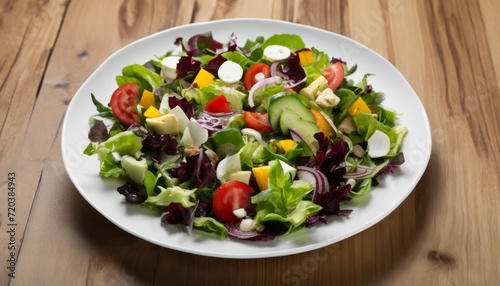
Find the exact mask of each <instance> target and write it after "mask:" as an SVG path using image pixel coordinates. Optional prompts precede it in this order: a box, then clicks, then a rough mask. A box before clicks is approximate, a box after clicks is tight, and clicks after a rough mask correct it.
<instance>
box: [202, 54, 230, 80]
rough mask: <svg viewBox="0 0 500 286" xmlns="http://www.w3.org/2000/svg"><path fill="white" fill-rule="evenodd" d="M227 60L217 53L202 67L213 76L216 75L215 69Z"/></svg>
mask: <svg viewBox="0 0 500 286" xmlns="http://www.w3.org/2000/svg"><path fill="white" fill-rule="evenodd" d="M225 61H227V59H226V58H224V57H223V56H222V55H221V54H218V55H217V56H216V57H215V58H213V59H211V60H210V61H209V62H208V63H207V64H206V65H205V66H204V67H203V69H205V70H206V71H207V72H209V73H211V74H212V75H214V76H217V71H218V70H219V67H220V66H221V65H222V64H223V63H224V62H225Z"/></svg>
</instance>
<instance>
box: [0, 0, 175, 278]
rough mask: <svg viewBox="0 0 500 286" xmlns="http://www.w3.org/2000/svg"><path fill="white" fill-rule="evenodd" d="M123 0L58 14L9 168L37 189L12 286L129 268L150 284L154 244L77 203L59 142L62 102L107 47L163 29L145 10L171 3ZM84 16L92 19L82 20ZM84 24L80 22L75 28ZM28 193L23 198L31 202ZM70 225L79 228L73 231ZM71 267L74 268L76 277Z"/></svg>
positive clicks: (162, 10)
mask: <svg viewBox="0 0 500 286" xmlns="http://www.w3.org/2000/svg"><path fill="white" fill-rule="evenodd" d="M183 2H185V1H183ZM130 3H131V2H129V1H124V2H123V3H121V6H120V5H118V6H116V5H117V3H115V2H102V1H98V0H97V1H75V2H72V3H71V4H70V5H69V8H68V11H67V13H66V14H65V17H66V19H70V20H68V21H65V22H64V23H65V24H64V25H63V27H62V29H61V34H60V37H59V39H58V41H57V43H56V45H55V47H54V51H53V57H52V58H51V61H50V63H49V65H48V67H47V71H46V73H45V75H44V82H43V85H42V87H41V89H40V93H39V96H38V99H37V101H36V104H35V106H34V107H32V108H33V112H32V114H31V116H30V117H29V119H30V120H29V122H27V124H28V126H27V128H25V129H26V130H27V131H26V132H25V133H26V136H25V137H24V140H23V141H21V142H20V143H19V144H18V145H20V146H19V147H20V148H23V149H24V152H18V153H17V156H19V154H20V156H21V157H20V159H21V160H20V161H21V162H22V167H21V165H20V164H21V163H19V164H18V165H16V166H18V168H17V169H15V170H16V172H17V173H18V176H19V180H21V179H24V180H25V181H24V182H25V184H24V185H22V186H20V187H19V188H20V189H21V188H22V190H23V196H26V197H27V196H28V195H29V194H31V195H32V196H33V194H34V193H35V191H37V197H36V202H35V205H34V207H33V209H32V211H31V214H30V223H29V225H28V227H27V233H29V235H28V236H27V237H26V239H25V240H24V242H23V247H22V251H21V253H20V257H19V261H18V265H17V269H18V271H19V273H18V274H19V276H18V278H16V279H14V280H12V281H11V283H12V285H26V284H30V283H34V282H35V283H36V284H41V285H43V284H47V285H49V284H50V285H52V284H59V285H71V284H72V283H78V284H83V283H91V284H92V283H99V281H106V280H107V278H112V277H115V279H119V280H117V281H125V280H123V279H125V278H126V277H128V276H126V275H125V278H124V277H120V275H121V274H123V273H128V272H127V271H129V268H133V270H134V271H138V272H134V273H135V274H134V277H135V278H134V279H132V282H131V283H136V284H138V285H143V284H151V281H152V280H153V278H154V276H153V275H154V271H155V264H156V259H157V258H156V256H157V255H156V254H155V252H156V251H157V250H158V247H156V246H152V245H151V244H148V243H146V242H145V241H142V240H139V239H136V238H134V237H131V236H130V235H128V234H126V233H125V232H123V231H122V230H120V229H119V228H117V227H114V226H112V225H111V224H110V223H109V222H108V221H107V220H106V219H105V218H104V217H102V216H100V215H98V214H97V213H96V212H95V211H94V210H93V209H91V208H90V206H89V205H88V204H86V203H84V202H83V200H82V199H81V197H80V196H79V194H78V192H77V191H76V190H75V188H74V187H73V186H72V185H71V183H70V181H69V178H68V177H67V175H66V172H65V170H64V166H63V164H62V159H61V154H60V143H59V142H60V127H61V123H62V118H63V115H64V113H65V110H66V107H67V104H68V103H69V102H70V100H71V98H72V97H73V95H74V93H75V91H76V90H77V89H78V88H79V87H80V85H81V84H82V83H83V81H84V80H85V79H86V78H87V77H88V76H89V75H90V74H91V73H92V72H93V71H94V70H95V69H96V68H97V66H98V65H99V64H100V63H101V62H102V61H103V60H104V59H105V58H106V57H108V56H109V55H110V54H111V53H113V52H114V51H116V50H117V49H119V48H121V47H122V46H124V45H126V44H128V43H129V42H131V41H133V40H136V39H138V38H141V37H144V36H146V35H148V34H151V33H154V32H156V31H158V30H160V29H161V28H162V27H156V26H155V27H154V26H152V25H151V22H152V21H153V20H152V18H151V17H149V15H152V12H153V9H155V10H154V11H155V13H157V15H163V14H168V13H169V10H168V9H169V8H171V7H170V6H168V5H165V6H160V7H154V5H153V2H151V1H150V2H141V5H140V6H133V7H130V6H128V5H130ZM105 5H108V7H105ZM134 9H138V10H134ZM112 11H115V12H116V13H115V14H113V13H111V12H112ZM89 18H92V21H87V19H89ZM144 18H146V21H143V19H144ZM148 19H149V20H148ZM83 22H86V23H87V24H86V25H83V26H82V25H81V23H83ZM157 23H158V22H157ZM75 31H79V32H78V33H75ZM95 31H100V32H99V33H96V32H95ZM120 31H121V32H120ZM81 35H85V37H82V36H81ZM35 94H36V93H35ZM48 111H50V112H48ZM18 160H19V159H18ZM4 173H5V172H4ZM28 180H29V181H28ZM31 199H32V198H31ZM31 199H30V200H29V202H27V204H31ZM68 199H70V201H68ZM71 200H76V203H75V202H72V201H71ZM27 211H29V208H27ZM80 214H81V215H82V217H80V216H79V215H80ZM75 216H76V217H75ZM85 216H87V217H88V219H89V221H87V220H86V218H85ZM75 226H77V227H80V228H83V229H78V228H77V229H75ZM68 229H71V231H68ZM96 229H98V231H95V230H96ZM80 235H82V237H81V238H80V237H79V236H80ZM40 239H43V241H47V243H45V244H44V246H43V247H40ZM137 249H141V251H142V252H141V254H140V255H138V256H136V253H134V252H136V251H138V250H137ZM115 252H116V253H115ZM51 254H52V255H57V259H51V260H50V263H45V264H43V263H42V264H40V263H39V262H40V261H43V258H44V257H47V256H50V255H51ZM142 255H144V256H142ZM33 257H37V258H38V259H32V258H33ZM137 259H138V260H137ZM135 260H137V261H135ZM135 263H140V265H136V264H135ZM127 264H128V265H129V266H126V265H127ZM73 267H75V268H73ZM53 269H59V270H60V272H59V274H56V275H55V274H54V272H53ZM71 269H78V275H76V274H75V272H73V271H71ZM65 273H67V274H65ZM125 282H127V281H125Z"/></svg>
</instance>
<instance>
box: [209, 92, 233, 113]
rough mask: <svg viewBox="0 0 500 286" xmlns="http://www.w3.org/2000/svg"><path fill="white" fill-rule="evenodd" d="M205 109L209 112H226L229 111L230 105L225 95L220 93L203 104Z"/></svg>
mask: <svg viewBox="0 0 500 286" xmlns="http://www.w3.org/2000/svg"><path fill="white" fill-rule="evenodd" d="M205 110H206V111H208V112H211V113H228V112H231V106H230V105H229V102H227V99H226V97H225V96H224V95H223V94H221V95H219V96H217V97H215V98H214V99H212V100H210V101H209V102H208V103H207V105H206V106H205Z"/></svg>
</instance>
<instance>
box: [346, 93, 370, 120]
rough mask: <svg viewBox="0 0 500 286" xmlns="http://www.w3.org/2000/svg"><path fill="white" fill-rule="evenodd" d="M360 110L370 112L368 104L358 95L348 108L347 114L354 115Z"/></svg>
mask: <svg viewBox="0 0 500 286" xmlns="http://www.w3.org/2000/svg"><path fill="white" fill-rule="evenodd" d="M361 112H364V113H372V111H371V110H370V108H369V107H368V105H366V102H365V101H364V100H363V99H362V98H361V97H358V99H357V100H356V101H355V102H354V103H353V104H352V105H351V107H350V108H349V114H350V115H351V116H354V115H356V114H359V113H361Z"/></svg>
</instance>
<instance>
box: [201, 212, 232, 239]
mask: <svg viewBox="0 0 500 286" xmlns="http://www.w3.org/2000/svg"><path fill="white" fill-rule="evenodd" d="M193 227H195V228H198V229H201V230H203V231H206V232H210V233H215V234H217V235H219V236H221V237H224V238H227V237H228V233H227V229H226V227H225V226H224V225H223V224H222V223H220V222H219V221H217V220H216V219H214V218H211V217H195V218H194V220H193Z"/></svg>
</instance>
